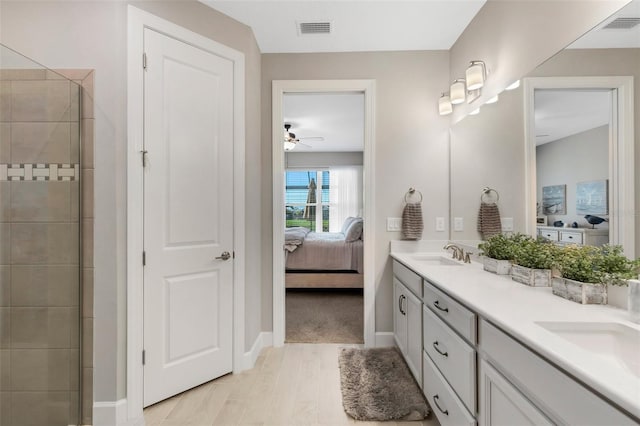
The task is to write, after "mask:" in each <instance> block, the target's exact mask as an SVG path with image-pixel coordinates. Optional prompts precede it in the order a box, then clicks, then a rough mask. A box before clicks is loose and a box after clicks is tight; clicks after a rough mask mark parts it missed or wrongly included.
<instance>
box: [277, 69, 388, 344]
mask: <svg viewBox="0 0 640 426" xmlns="http://www.w3.org/2000/svg"><path fill="white" fill-rule="evenodd" d="M375 89H376V81H375V80H273V82H272V112H271V120H272V122H271V129H272V169H273V186H272V187H273V248H272V250H273V345H274V346H282V345H284V338H285V295H286V291H285V272H284V268H285V256H284V250H283V246H284V231H282V230H284V228H285V206H284V203H285V200H284V171H285V169H284V149H283V148H282V123H283V120H284V117H283V102H282V99H283V96H284V94H285V93H327V92H360V93H364V153H363V157H364V158H363V195H364V210H363V215H362V216H363V218H364V235H366V238H365V239H364V271H363V272H364V277H363V278H364V312H363V315H364V345H365V347H373V346H375V337H376V336H375V295H376V290H375V280H374V277H375V274H374V259H375V257H374V256H375V252H374V247H375V245H374V244H375V208H374V207H375V193H374V188H375V185H374V173H373V165H374V164H375V162H374V152H375V150H374V145H375Z"/></svg>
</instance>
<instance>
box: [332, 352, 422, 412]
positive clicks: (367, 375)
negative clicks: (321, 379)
mask: <svg viewBox="0 0 640 426" xmlns="http://www.w3.org/2000/svg"><path fill="white" fill-rule="evenodd" d="M338 364H339V366H340V385H341V386H340V387H341V388H342V405H343V406H344V410H345V412H346V413H347V414H348V415H350V416H351V417H353V418H354V419H356V420H364V421H387V420H422V419H424V418H426V417H427V416H428V415H429V411H430V410H429V406H428V405H427V403H426V401H425V399H424V396H423V395H422V391H421V390H420V388H419V387H418V384H417V383H416V381H415V380H414V379H413V376H412V375H411V372H410V371H409V367H407V364H405V362H404V360H403V359H402V355H400V353H399V352H398V350H397V349H396V348H374V349H358V348H343V349H341V350H340V354H339V357H338Z"/></svg>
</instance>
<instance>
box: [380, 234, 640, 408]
mask: <svg viewBox="0 0 640 426" xmlns="http://www.w3.org/2000/svg"><path fill="white" fill-rule="evenodd" d="M441 247H442V245H439V246H437V245H429V244H423V245H421V246H417V245H416V246H410V245H408V244H407V245H403V244H400V245H398V244H393V243H392V247H391V256H392V257H393V258H394V259H396V260H398V261H399V262H401V263H403V264H405V265H406V266H408V267H409V268H411V269H412V270H413V271H415V272H416V273H418V274H419V275H421V276H422V277H424V278H427V279H428V280H429V281H430V282H432V283H433V284H435V285H436V286H437V287H439V288H441V289H442V290H444V291H445V292H446V293H448V294H449V295H451V296H453V297H454V298H455V299H457V300H458V301H460V302H462V303H463V304H465V305H466V306H467V307H469V308H470V309H471V310H473V311H475V312H476V313H478V314H479V315H480V316H481V317H483V318H485V319H487V320H489V321H491V322H492V323H494V324H495V325H497V326H498V327H500V328H502V329H503V330H504V331H506V332H507V333H509V334H511V335H512V336H513V337H514V338H516V339H517V340H519V341H520V342H522V343H523V344H525V345H526V346H528V347H529V348H531V349H533V350H534V351H536V352H538V353H539V354H540V355H542V356H543V357H544V358H546V359H547V360H549V361H551V362H552V363H554V364H556V365H558V366H559V367H560V368H561V369H563V370H565V371H566V372H568V373H570V374H571V375H573V376H574V377H576V378H577V379H579V380H580V381H582V382H583V383H585V384H587V385H588V386H590V387H591V388H593V389H595V390H597V391H598V392H599V393H600V394H601V395H603V396H605V397H606V398H608V399H609V400H611V401H613V402H615V403H616V404H618V405H619V406H620V407H622V408H624V409H625V410H627V411H628V412H630V413H631V414H633V415H634V416H636V417H637V418H640V377H638V376H636V375H634V374H633V373H632V372H631V371H630V370H628V369H627V368H626V367H625V366H624V365H622V364H618V363H616V362H615V361H613V360H609V359H606V358H604V357H603V356H600V355H597V354H594V353H593V352H590V351H587V350H586V349H582V348H581V347H579V346H577V345H574V344H572V343H570V342H569V341H567V340H565V339H563V338H562V337H560V336H558V335H556V334H553V333H552V332H550V331H548V330H546V329H545V328H542V327H541V326H539V325H537V324H536V322H537V321H571V322H613V323H620V324H624V325H626V326H628V327H631V328H634V329H636V330H640V325H639V324H635V323H633V322H631V321H630V320H629V314H628V312H627V311H626V310H623V309H619V308H614V307H611V306H607V305H581V304H579V303H575V302H572V301H569V300H565V299H563V298H561V297H558V296H555V295H553V294H552V292H551V288H550V287H542V288H541V287H529V286H526V285H522V284H519V283H517V282H515V281H513V280H511V278H510V276H499V275H495V274H492V273H490V272H486V271H484V270H483V267H482V264H480V263H477V262H472V263H471V264H465V265H463V266H437V265H435V266H434V265H425V264H421V263H420V262H419V261H416V260H415V259H414V258H413V255H415V254H416V253H421V254H422V253H425V254H426V253H427V252H430V253H437V254H444V255H445V256H447V257H450V256H451V254H450V253H444V252H443V251H442V250H441ZM638 356H639V357H640V354H638Z"/></svg>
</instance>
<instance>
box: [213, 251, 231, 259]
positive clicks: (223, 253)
mask: <svg viewBox="0 0 640 426" xmlns="http://www.w3.org/2000/svg"><path fill="white" fill-rule="evenodd" d="M229 259H231V254H230V253H229V252H228V251H223V252H222V254H221V255H220V256H217V257H216V260H229Z"/></svg>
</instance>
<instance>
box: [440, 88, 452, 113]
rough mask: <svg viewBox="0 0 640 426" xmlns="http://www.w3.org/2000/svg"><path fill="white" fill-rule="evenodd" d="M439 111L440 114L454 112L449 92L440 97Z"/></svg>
mask: <svg viewBox="0 0 640 426" xmlns="http://www.w3.org/2000/svg"><path fill="white" fill-rule="evenodd" d="M438 111H439V112H440V115H447V114H451V113H452V112H453V105H451V99H450V98H449V95H448V94H446V93H443V94H442V96H440V99H438Z"/></svg>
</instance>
